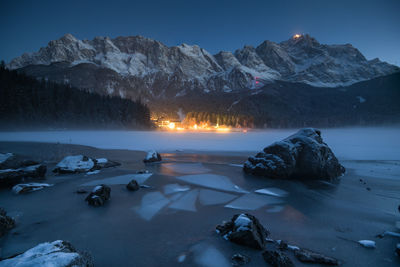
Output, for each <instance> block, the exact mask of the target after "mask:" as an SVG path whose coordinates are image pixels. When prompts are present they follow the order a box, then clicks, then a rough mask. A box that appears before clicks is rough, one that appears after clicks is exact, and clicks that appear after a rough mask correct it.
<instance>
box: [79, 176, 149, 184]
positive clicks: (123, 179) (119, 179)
mask: <svg viewBox="0 0 400 267" xmlns="http://www.w3.org/2000/svg"><path fill="white" fill-rule="evenodd" d="M152 175H153V174H152V173H141V174H125V175H120V176H115V177H110V178H105V179H100V180H94V181H91V182H87V183H84V184H82V185H81V186H93V185H98V184H108V185H113V184H128V183H129V182H130V181H131V180H132V179H135V180H136V181H137V182H138V183H139V184H142V183H144V182H145V181H146V180H147V179H148V178H149V177H150V176H152Z"/></svg>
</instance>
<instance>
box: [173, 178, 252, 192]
mask: <svg viewBox="0 0 400 267" xmlns="http://www.w3.org/2000/svg"><path fill="white" fill-rule="evenodd" d="M177 179H179V180H181V181H185V182H187V183H191V184H195V185H201V186H204V187H209V188H214V189H219V190H224V191H230V192H238V193H248V192H247V191H246V190H243V189H241V188H240V187H238V186H237V185H235V184H233V183H232V182H231V180H230V179H229V178H228V177H226V176H222V175H216V174H194V175H185V176H180V177H177Z"/></svg>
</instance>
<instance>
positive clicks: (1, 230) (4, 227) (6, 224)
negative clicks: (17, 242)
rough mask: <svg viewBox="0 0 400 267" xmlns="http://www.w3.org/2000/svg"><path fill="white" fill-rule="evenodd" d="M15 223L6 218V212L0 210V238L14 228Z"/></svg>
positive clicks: (11, 219) (8, 217)
mask: <svg viewBox="0 0 400 267" xmlns="http://www.w3.org/2000/svg"><path fill="white" fill-rule="evenodd" d="M14 226H15V221H14V219H13V218H11V217H10V216H7V212H6V211H5V210H4V209H3V208H0V237H2V236H3V235H5V234H6V233H7V232H8V231H9V230H11V229H12V228H14Z"/></svg>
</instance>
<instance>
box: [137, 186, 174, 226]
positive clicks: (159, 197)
mask: <svg viewBox="0 0 400 267" xmlns="http://www.w3.org/2000/svg"><path fill="white" fill-rule="evenodd" d="M168 203H170V200H169V199H168V198H166V197H165V196H164V195H163V194H161V193H160V192H151V193H147V194H145V195H144V196H143V198H142V202H141V205H140V207H139V208H133V210H134V211H135V212H136V213H137V214H139V216H140V217H142V218H143V219H145V220H147V221H150V220H151V219H152V218H153V217H154V216H155V215H156V214H157V213H158V212H159V211H160V210H161V209H162V208H164V207H165V206H166V205H168Z"/></svg>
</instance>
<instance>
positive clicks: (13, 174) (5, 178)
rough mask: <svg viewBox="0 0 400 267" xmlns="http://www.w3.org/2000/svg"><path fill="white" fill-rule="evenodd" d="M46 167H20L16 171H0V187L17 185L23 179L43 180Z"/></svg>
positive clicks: (41, 165) (38, 165)
mask: <svg viewBox="0 0 400 267" xmlns="http://www.w3.org/2000/svg"><path fill="white" fill-rule="evenodd" d="M46 171H47V167H46V165H43V164H37V165H31V166H21V167H19V168H16V169H2V170H0V187H6V186H11V185H15V184H18V183H20V182H22V181H23V180H24V179H25V178H43V177H44V176H45V175H46Z"/></svg>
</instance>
